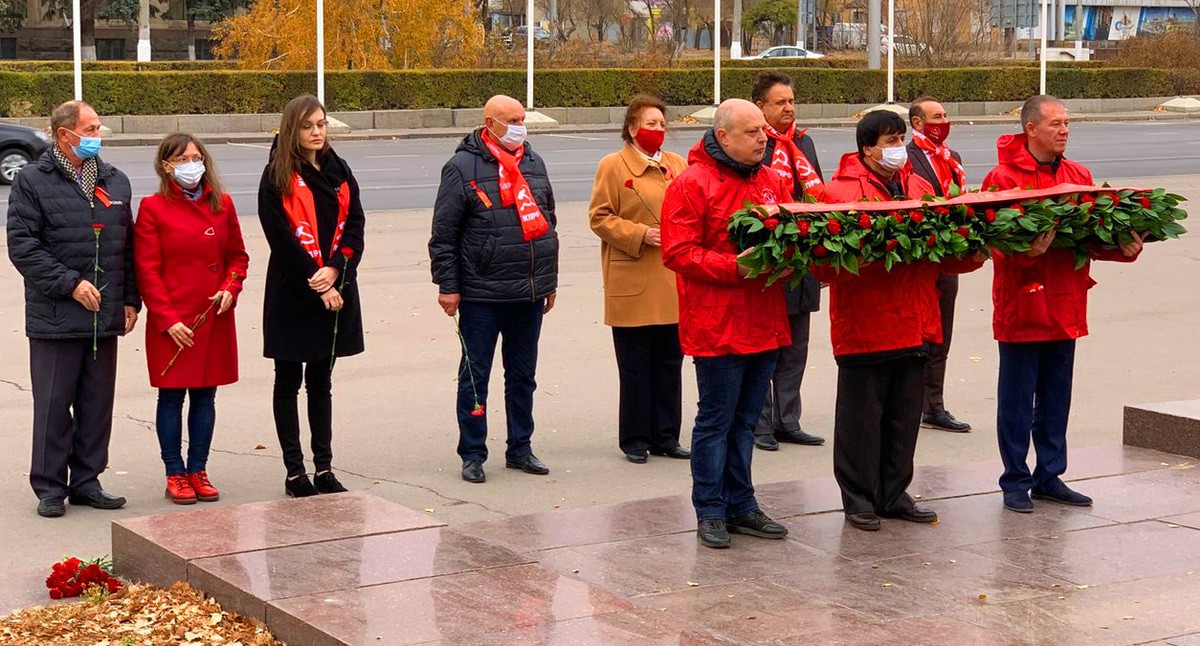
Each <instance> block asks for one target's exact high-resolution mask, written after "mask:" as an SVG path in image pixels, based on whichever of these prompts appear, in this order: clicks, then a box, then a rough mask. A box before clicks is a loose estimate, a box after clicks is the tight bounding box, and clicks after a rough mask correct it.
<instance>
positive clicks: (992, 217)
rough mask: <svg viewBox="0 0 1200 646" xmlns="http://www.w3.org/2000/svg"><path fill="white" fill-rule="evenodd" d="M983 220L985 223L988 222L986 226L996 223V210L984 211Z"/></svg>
mask: <svg viewBox="0 0 1200 646" xmlns="http://www.w3.org/2000/svg"><path fill="white" fill-rule="evenodd" d="M983 219H984V220H986V221H987V222H988V224H991V223H992V222H995V221H996V210H995V209H988V210H986V211H984V212H983Z"/></svg>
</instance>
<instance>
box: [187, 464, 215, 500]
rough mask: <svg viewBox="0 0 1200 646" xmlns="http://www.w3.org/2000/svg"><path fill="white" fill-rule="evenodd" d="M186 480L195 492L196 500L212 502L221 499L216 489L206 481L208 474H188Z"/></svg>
mask: <svg viewBox="0 0 1200 646" xmlns="http://www.w3.org/2000/svg"><path fill="white" fill-rule="evenodd" d="M188 480H189V481H190V482H191V484H192V489H194V490H195V492H196V500H200V501H203V502H214V501H217V500H220V499H221V492H219V491H217V488H216V487H214V486H213V484H212V483H211V482H209V481H208V473H206V472H204V471H197V472H195V473H189V474H188Z"/></svg>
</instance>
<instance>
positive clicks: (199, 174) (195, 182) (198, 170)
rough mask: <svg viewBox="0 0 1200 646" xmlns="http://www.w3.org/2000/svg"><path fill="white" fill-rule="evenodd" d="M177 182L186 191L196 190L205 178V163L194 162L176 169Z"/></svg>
mask: <svg viewBox="0 0 1200 646" xmlns="http://www.w3.org/2000/svg"><path fill="white" fill-rule="evenodd" d="M174 169H175V181H176V182H177V183H178V184H179V185H180V186H182V187H184V188H186V189H189V190H191V189H194V188H196V187H197V186H199V185H200V180H201V179H202V178H203V177H204V170H205V169H204V162H199V161H192V162H185V163H182V164H179V165H178V166H175V167H174Z"/></svg>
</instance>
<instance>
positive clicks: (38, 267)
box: [8, 101, 141, 518]
mask: <svg viewBox="0 0 1200 646" xmlns="http://www.w3.org/2000/svg"><path fill="white" fill-rule="evenodd" d="M50 132H51V135H52V137H53V138H54V145H53V146H51V148H50V149H49V150H47V151H46V152H45V153H43V154H42V156H41V157H40V158H38V160H37V161H35V162H34V163H32V164H30V165H29V166H27V167H26V168H25V169H24V170H23V171H21V174H20V175H18V176H17V179H16V181H15V182H14V183H13V188H12V194H11V195H10V196H9V199H8V257H9V258H10V259H11V260H12V263H13V265H14V266H16V268H17V271H19V272H21V275H22V276H23V277H24V278H25V334H26V336H28V337H29V364H30V382H31V385H32V390H33V464H32V466H31V467H30V469H29V481H30V484H31V485H32V486H33V491H34V493H36V494H37V497H38V501H39V502H38V508H37V511H38V514H39V515H41V516H45V517H48V518H49V517H57V516H62V515H63V514H64V513H65V512H66V506H65V504H64V499H69V500H70V502H71V504H72V505H87V506H90V507H95V508H98V509H117V508H119V507H121V506H122V505H124V504H125V499H124V498H121V497H119V496H113V495H110V494H109V493H107V492H105V491H104V490H103V489H102V488H101V487H100V480H99V476H100V474H101V473H103V472H104V470H105V468H106V467H107V465H108V442H109V438H110V437H111V435H112V413H113V394H114V389H115V384H116V378H117V337H118V336H121V335H123V334H128V333H129V332H131V331H133V327H134V325H135V324H136V323H137V315H138V310H140V309H141V299H140V298H138V292H137V285H136V284H135V282H134V276H133V247H132V244H131V243H132V239H133V212H132V211H131V206H130V205H131V204H132V201H133V194H132V191H131V189H130V186H129V178H127V177H126V176H125V174H124V173H122V172H121V171H119V170H117V169H116V168H113V167H112V166H110V165H108V164H106V163H104V162H103V161H101V160H100V158H99V157H98V154H99V152H100V117H99V116H97V115H96V111H95V110H93V109H92V107H91V106H89V105H87V104H86V103H83V102H80V101H69V102H67V103H64V104H62V105H60V106H58V107H57V108H55V109H54V112H53V113H52V114H51V115H50Z"/></svg>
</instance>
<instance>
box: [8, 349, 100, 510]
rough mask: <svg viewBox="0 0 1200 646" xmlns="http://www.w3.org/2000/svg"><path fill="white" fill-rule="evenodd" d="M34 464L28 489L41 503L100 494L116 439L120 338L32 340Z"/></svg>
mask: <svg viewBox="0 0 1200 646" xmlns="http://www.w3.org/2000/svg"><path fill="white" fill-rule="evenodd" d="M29 375H30V382H31V384H32V387H33V462H32V464H31V465H30V467H29V484H30V485H32V486H33V492H34V493H35V494H37V497H38V498H39V499H44V498H49V497H56V496H62V497H65V496H67V495H68V494H89V493H92V492H94V491H98V490H99V489H100V480H99V477H100V474H101V473H103V472H104V469H105V468H107V466H108V441H109V438H111V437H112V415H113V393H114V390H115V386H116V381H117V338H116V337H109V338H106V339H100V340H99V341H98V343H97V347H96V352H95V354H94V355H93V353H92V340H91V339H61V340H60V339H30V340H29Z"/></svg>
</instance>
